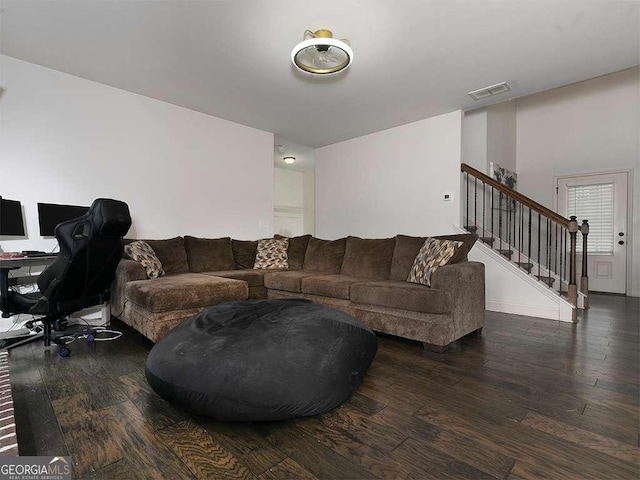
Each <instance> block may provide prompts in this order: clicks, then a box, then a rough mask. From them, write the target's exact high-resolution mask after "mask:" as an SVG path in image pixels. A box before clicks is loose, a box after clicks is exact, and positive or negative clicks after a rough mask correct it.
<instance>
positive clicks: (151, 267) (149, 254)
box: [124, 240, 164, 278]
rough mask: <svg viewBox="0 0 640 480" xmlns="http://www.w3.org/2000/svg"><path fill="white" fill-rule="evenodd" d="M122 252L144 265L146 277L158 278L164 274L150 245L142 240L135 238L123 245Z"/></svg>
mask: <svg viewBox="0 0 640 480" xmlns="http://www.w3.org/2000/svg"><path fill="white" fill-rule="evenodd" d="M124 252H125V253H126V254H127V255H128V256H129V258H131V260H135V261H136V262H138V263H139V264H140V265H142V266H143V267H144V269H145V270H146V271H147V278H158V277H161V276H163V275H164V270H163V269H162V263H160V260H158V257H157V256H156V252H154V251H153V248H151V245H149V244H148V243H147V242H144V241H142V240H136V241H135V242H131V243H130V244H128V245H125V247H124Z"/></svg>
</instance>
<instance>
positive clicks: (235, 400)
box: [146, 299, 378, 422]
mask: <svg viewBox="0 0 640 480" xmlns="http://www.w3.org/2000/svg"><path fill="white" fill-rule="evenodd" d="M377 348H378V342H377V340H376V337H375V335H374V333H373V332H372V331H371V330H369V329H368V328H367V327H365V326H364V325H362V324H361V323H360V322H359V321H358V320H356V319H355V318H353V317H351V316H349V315H347V314H345V313H342V312H339V311H337V310H334V309H331V308H328V307H324V306H322V305H319V304H317V303H313V302H310V301H308V300H302V299H287V300H246V301H239V302H229V303H224V304H221V305H216V306H212V307H208V308H206V309H204V310H203V311H202V312H200V313H199V314H198V315H196V316H194V317H191V318H189V319H187V320H186V321H185V322H184V323H183V324H181V325H179V326H178V327H177V328H175V329H174V330H172V331H171V332H169V333H168V334H167V335H166V336H165V337H164V338H162V339H161V340H160V341H159V342H158V343H157V344H156V345H155V346H154V347H153V348H152V349H151V352H150V353H149V357H148V358H147V364H146V376H147V380H148V382H149V384H150V385H151V387H152V388H153V389H154V390H155V391H156V393H158V395H160V396H161V397H162V398H164V399H166V400H168V401H170V402H172V403H174V404H176V405H178V406H180V407H182V408H183V409H184V410H187V411H189V412H192V413H195V414H198V415H204V416H208V417H212V418H214V419H216V420H220V421H240V422H243V421H265V420H284V419H288V418H294V417H305V416H311V415H317V414H319V413H322V412H326V411H328V410H331V409H332V408H334V407H336V406H338V405H340V404H341V403H343V402H344V401H346V400H347V399H348V398H349V397H350V396H351V395H352V394H353V392H355V391H356V390H357V389H358V387H359V386H360V384H361V383H362V379H363V377H364V375H365V373H366V371H367V369H368V368H369V365H370V364H371V361H372V360H373V357H374V356H375V354H376V350H377Z"/></svg>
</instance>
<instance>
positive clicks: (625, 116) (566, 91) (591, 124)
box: [516, 67, 640, 296]
mask: <svg viewBox="0 0 640 480" xmlns="http://www.w3.org/2000/svg"><path fill="white" fill-rule="evenodd" d="M639 97H640V69H639V68H638V67H635V68H631V69H628V70H624V71H621V72H617V73H613V74H610V75H606V76H603V77H599V78H595V79H592V80H588V81H585V82H580V83H576V84H573V85H569V86H567V87H563V88H557V89H554V90H549V91H546V92H542V93H538V94H535V95H530V96H527V97H523V98H520V99H518V100H517V160H516V165H517V168H516V171H517V173H518V190H520V191H521V192H522V193H524V194H525V195H528V196H530V197H532V198H533V199H534V200H536V201H538V202H539V203H541V204H543V205H545V206H547V207H549V208H553V207H554V201H553V197H554V195H555V185H554V178H555V177H557V176H560V175H571V174H584V173H596V172H607V171H612V170H620V169H625V170H631V171H632V174H633V175H632V176H633V185H632V191H633V193H632V199H631V200H632V201H631V202H630V205H632V206H633V207H635V208H633V212H632V213H631V216H630V217H629V218H630V222H629V223H630V227H631V225H633V230H632V231H630V232H628V235H627V239H628V245H629V248H628V250H627V252H628V255H632V258H631V263H630V265H631V268H630V269H628V270H629V272H628V273H629V278H628V282H629V284H630V287H631V288H630V289H628V293H631V294H632V295H634V296H640V254H637V253H636V252H638V251H639V250H638V247H637V245H638V244H640V207H639V206H640V147H639V143H638V142H639V132H640V121H639V115H640V98H639ZM634 250H635V251H634ZM634 253H636V254H635V255H634Z"/></svg>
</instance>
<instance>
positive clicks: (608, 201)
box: [557, 172, 628, 294]
mask: <svg viewBox="0 0 640 480" xmlns="http://www.w3.org/2000/svg"><path fill="white" fill-rule="evenodd" d="M627 181H628V179H627V173H626V172H619V173H611V174H594V175H584V176H580V177H561V178H558V184H557V187H558V188H557V192H558V213H559V214H560V215H563V216H565V217H567V218H569V216H571V215H576V216H577V217H578V223H579V224H581V223H582V221H583V220H585V219H586V220H588V221H589V235H588V236H587V275H588V277H589V290H590V291H595V292H607V293H622V294H624V293H626V280H627V243H628V241H627V225H628V223H627ZM577 243H578V248H577V251H578V254H577V270H576V277H577V279H578V282H577V283H578V285H580V276H581V272H582V235H581V234H580V233H579V232H578V239H577Z"/></svg>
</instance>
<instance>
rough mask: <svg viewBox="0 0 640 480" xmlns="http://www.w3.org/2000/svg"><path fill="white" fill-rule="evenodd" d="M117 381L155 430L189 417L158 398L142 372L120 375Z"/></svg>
mask: <svg viewBox="0 0 640 480" xmlns="http://www.w3.org/2000/svg"><path fill="white" fill-rule="evenodd" d="M117 381H118V382H119V384H120V388H121V389H122V391H123V392H124V394H125V395H126V397H127V398H128V399H129V400H131V402H132V403H133V404H134V405H135V406H136V407H137V408H138V410H140V412H141V413H142V415H144V417H145V419H146V420H147V421H148V422H149V423H150V424H151V425H153V428H155V429H156V430H160V429H163V428H166V427H168V426H169V425H173V424H175V423H179V422H182V421H185V420H187V419H188V418H189V416H188V415H187V414H186V413H185V412H184V411H182V410H179V409H178V408H175V407H174V406H173V405H171V404H170V403H169V402H167V401H166V400H164V399H162V398H160V397H159V396H158V395H157V394H156V393H155V392H154V391H153V389H152V388H151V387H150V386H149V384H148V383H147V380H146V378H145V377H144V375H143V374H142V372H133V373H129V374H127V375H122V376H120V377H118V380H117Z"/></svg>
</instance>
